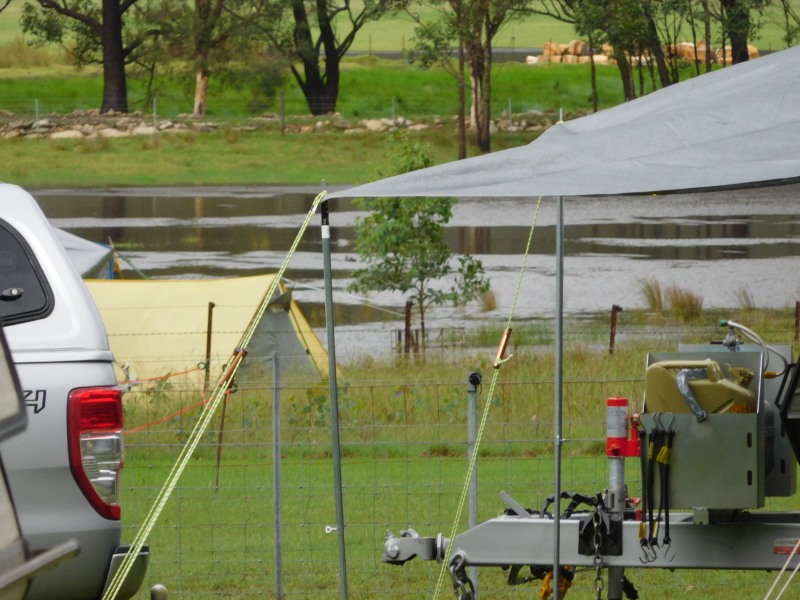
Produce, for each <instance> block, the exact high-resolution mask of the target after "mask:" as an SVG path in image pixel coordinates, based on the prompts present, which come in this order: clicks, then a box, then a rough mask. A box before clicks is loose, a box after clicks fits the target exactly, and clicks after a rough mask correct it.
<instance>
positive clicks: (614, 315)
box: [608, 304, 622, 354]
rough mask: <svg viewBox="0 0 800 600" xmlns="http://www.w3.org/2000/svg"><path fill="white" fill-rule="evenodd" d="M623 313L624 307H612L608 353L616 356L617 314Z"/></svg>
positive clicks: (615, 305)
mask: <svg viewBox="0 0 800 600" xmlns="http://www.w3.org/2000/svg"><path fill="white" fill-rule="evenodd" d="M621 312H622V307H621V306H618V305H617V304H614V305H613V306H612V307H611V332H610V333H609V336H608V353H609V354H614V343H615V342H616V339H617V314H618V313H621Z"/></svg>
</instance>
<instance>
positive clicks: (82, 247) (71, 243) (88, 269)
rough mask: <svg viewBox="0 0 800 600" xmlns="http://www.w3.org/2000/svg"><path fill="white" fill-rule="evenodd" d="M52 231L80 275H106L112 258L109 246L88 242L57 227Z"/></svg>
mask: <svg viewBox="0 0 800 600" xmlns="http://www.w3.org/2000/svg"><path fill="white" fill-rule="evenodd" d="M53 231H55V233H56V237H57V238H58V241H59V242H61V245H62V246H64V249H65V250H66V251H67V256H69V259H70V260H71V261H72V264H73V265H74V266H75V270H76V271H77V272H78V274H79V275H80V276H81V277H100V278H105V277H108V270H109V265H111V264H112V263H113V260H114V257H113V250H112V248H111V246H105V245H103V244H96V243H95V242H90V241H89V240H85V239H83V238H82V237H78V236H77V235H74V234H72V233H70V232H68V231H64V230H63V229H59V228H58V227H53Z"/></svg>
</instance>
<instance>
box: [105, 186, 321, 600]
mask: <svg viewBox="0 0 800 600" xmlns="http://www.w3.org/2000/svg"><path fill="white" fill-rule="evenodd" d="M326 194H327V192H321V193H320V194H319V195H318V196H317V197H316V198H315V199H314V202H313V204H312V205H311V209H310V210H309V211H308V214H307V215H306V218H305V220H304V221H303V224H302V225H301V226H300V231H298V232H297V237H296V238H295V240H294V243H293V244H292V247H291V248H290V249H289V252H288V253H287V255H286V258H285V259H284V261H283V264H282V265H281V268H280V269H279V270H278V273H277V275H275V278H274V279H273V280H272V284H271V285H270V288H269V290H268V291H267V293H266V295H265V296H264V299H263V300H262V301H261V305H260V306H259V308H258V310H257V311H256V313H255V314H254V315H253V318H252V319H251V320H250V324H249V325H248V326H247V330H246V331H245V332H244V334H243V335H242V338H241V340H240V341H239V346H238V347H237V348H236V350H234V353H233V357H232V358H231V361H230V363H228V366H227V367H226V368H225V372H224V373H223V374H222V376H221V377H220V378H219V380H218V381H217V385H216V387H215V388H214V391H213V392H212V393H211V398H210V399H209V401H208V403H207V404H206V405H205V407H204V408H203V412H202V413H201V414H200V419H198V421H197V424H196V425H195V428H194V429H193V430H192V433H191V434H190V436H189V439H188V441H187V442H186V444H185V445H184V447H183V449H182V450H181V453H180V455H179V456H178V460H177V461H176V462H175V464H174V465H173V467H172V470H171V471H170V473H169V475H168V476H167V480H166V481H165V482H164V486H163V487H162V488H161V491H160V492H159V493H158V497H157V498H156V500H155V502H154V503H153V506H152V507H151V508H150V512H148V514H147V517H145V520H144V522H143V523H142V525H141V527H140V528H139V532H138V533H137V534H136V538H135V539H134V541H133V544H131V547H130V549H129V550H128V553H127V554H126V555H125V558H124V559H123V561H122V564H121V565H120V567H119V569H118V570H117V572H116V573H115V574H114V578H113V579H112V580H111V583H110V584H109V586H108V588H107V589H106V592H105V594H103V600H114V598H116V597H117V594H119V591H120V589H121V587H122V583H123V582H124V581H125V578H126V577H127V576H128V574H129V573H130V570H131V567H132V566H133V562H134V560H135V559H136V556H138V554H139V551H140V550H141V549H142V546H143V545H144V540H146V539H147V537H148V536H149V535H150V532H151V531H152V530H153V526H154V525H155V523H156V521H157V520H158V517H159V516H160V515H161V512H162V511H163V510H164V506H166V504H167V501H168V500H169V498H170V496H171V495H172V491H173V490H174V489H175V486H176V485H177V483H178V479H180V476H181V474H182V473H183V471H184V469H185V468H186V465H187V464H188V462H189V459H190V458H191V457H192V454H194V451H195V449H196V448H197V445H198V443H199V442H200V439H201V438H202V436H203V434H204V433H205V431H206V429H207V428H208V424H209V423H210V422H211V418H212V417H213V416H214V413H215V412H216V410H217V407H218V406H219V404H220V402H221V401H222V399H223V398H224V397H225V394H226V392H227V391H228V387H230V384H231V381H232V380H233V376H234V375H235V374H236V371H237V370H238V369H239V365H241V364H242V359H243V358H244V357H245V355H246V354H247V351H246V348H247V344H248V343H249V342H250V340H251V339H252V338H253V335H255V331H256V328H257V326H258V323H259V321H260V320H261V318H262V317H263V316H264V312H266V310H267V306H268V305H269V303H270V301H271V300H272V297H273V296H274V295H275V291H276V290H277V289H278V285H280V282H281V278H282V277H283V274H284V273H285V272H286V268H287V267H288V265H289V261H290V260H291V259H292V256H293V255H294V253H295V251H296V250H297V246H298V244H299V243H300V240H301V239H302V237H303V234H304V233H305V230H306V229H307V228H308V224H309V223H310V222H311V217H313V216H314V213H315V212H316V210H317V206H319V204H320V202H322V200H323V199H324V198H325V196H326Z"/></svg>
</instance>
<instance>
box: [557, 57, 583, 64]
mask: <svg viewBox="0 0 800 600" xmlns="http://www.w3.org/2000/svg"><path fill="white" fill-rule="evenodd" d="M579 58H580V56H575V55H574V54H565V55H564V56H562V57H561V62H563V63H564V64H567V65H577V64H578V59H579Z"/></svg>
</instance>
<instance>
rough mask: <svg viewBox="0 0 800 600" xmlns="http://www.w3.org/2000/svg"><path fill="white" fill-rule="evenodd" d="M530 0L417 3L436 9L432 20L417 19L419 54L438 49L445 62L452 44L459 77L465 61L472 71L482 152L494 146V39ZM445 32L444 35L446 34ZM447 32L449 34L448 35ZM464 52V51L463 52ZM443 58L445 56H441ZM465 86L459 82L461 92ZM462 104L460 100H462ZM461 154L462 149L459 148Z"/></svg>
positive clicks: (473, 105) (422, 0) (473, 117)
mask: <svg viewBox="0 0 800 600" xmlns="http://www.w3.org/2000/svg"><path fill="white" fill-rule="evenodd" d="M529 1H530V0H419V1H418V2H415V6H424V7H432V8H435V9H437V11H438V13H439V16H438V18H437V20H435V21H432V22H431V23H422V22H421V20H420V19H417V21H418V26H417V28H416V29H415V35H416V40H417V42H418V50H421V52H420V54H422V55H425V54H428V55H429V56H430V54H431V51H433V52H435V53H436V55H437V56H438V57H439V62H440V63H442V62H445V61H446V59H447V57H448V55H449V52H450V48H449V46H448V42H450V43H455V44H457V47H458V52H459V62H458V65H459V66H458V70H457V71H455V73H456V74H457V78H463V73H464V68H463V65H464V61H466V64H467V66H468V67H469V71H470V84H471V85H470V96H471V114H470V121H471V123H472V125H473V127H474V129H475V134H476V141H477V145H478V148H479V149H480V151H481V152H489V151H490V150H491V108H492V99H491V92H492V83H491V82H492V50H493V44H494V39H495V37H496V36H497V34H498V33H499V32H500V30H501V29H502V28H503V27H504V26H505V25H506V24H507V23H508V22H509V21H511V20H512V19H513V18H515V17H517V16H520V15H522V14H523V13H524V12H525V8H526V6H527V5H528V3H529ZM443 34H444V35H443ZM447 36H450V37H449V39H448V37H447ZM462 53H463V54H462ZM442 59H444V60H442ZM462 93H463V86H462V85H460V86H459V94H462ZM459 104H461V102H459ZM459 154H461V152H459Z"/></svg>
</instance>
